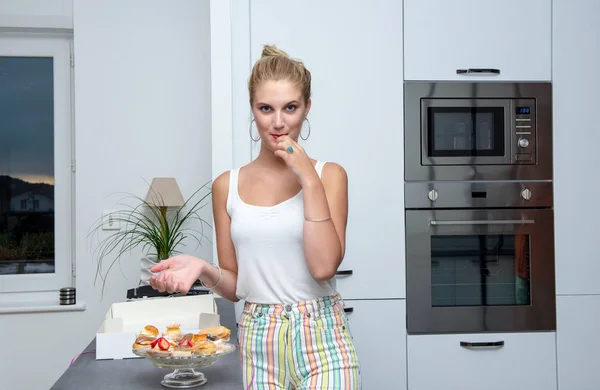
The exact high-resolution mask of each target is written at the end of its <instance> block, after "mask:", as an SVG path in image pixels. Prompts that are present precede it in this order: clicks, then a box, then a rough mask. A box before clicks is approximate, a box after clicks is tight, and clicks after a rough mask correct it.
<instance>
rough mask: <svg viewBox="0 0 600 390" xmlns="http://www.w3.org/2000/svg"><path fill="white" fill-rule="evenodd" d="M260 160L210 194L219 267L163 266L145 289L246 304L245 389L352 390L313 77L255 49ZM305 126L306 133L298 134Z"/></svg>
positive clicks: (185, 261)
mask: <svg viewBox="0 0 600 390" xmlns="http://www.w3.org/2000/svg"><path fill="white" fill-rule="evenodd" d="M248 89H249V93H250V106H251V108H252V113H253V116H254V119H253V121H252V122H256V128H257V131H258V135H254V134H253V126H252V122H251V123H250V137H252V139H253V140H254V141H255V142H259V141H260V142H261V148H260V153H259V155H258V157H257V158H256V159H255V160H254V161H252V162H251V163H249V164H248V165H246V166H243V167H242V168H239V169H233V170H231V171H229V172H225V173H223V174H221V175H220V176H219V177H218V178H216V179H215V181H214V183H213V192H212V195H213V214H214V220H215V229H216V237H217V252H218V258H219V261H218V263H219V265H218V266H217V265H212V264H209V263H207V262H206V261H204V260H202V259H199V258H196V257H192V256H187V255H182V256H176V257H173V258H171V259H168V260H165V261H162V262H161V263H160V264H159V265H157V266H155V267H154V268H153V269H152V272H160V275H159V276H158V277H156V278H154V277H153V278H152V279H151V281H150V283H151V285H152V286H153V287H154V288H156V289H157V290H159V291H169V292H175V291H180V292H182V293H187V292H188V291H189V289H190V286H191V285H192V284H193V283H194V282H195V280H197V279H200V281H201V282H202V284H203V285H204V286H206V287H208V288H211V289H212V290H213V291H214V292H216V293H217V294H219V295H221V296H222V297H225V298H227V299H230V300H232V301H238V300H239V299H243V300H245V306H244V311H243V315H242V318H241V319H240V324H239V332H240V333H239V336H240V350H241V358H242V365H243V378H244V383H245V388H253V389H352V390H354V389H360V388H361V380H360V369H359V362H358V358H357V355H356V352H355V349H354V345H353V341H352V337H351V335H350V331H349V328H348V321H347V318H346V315H345V313H344V306H343V301H342V299H341V297H340V296H339V294H338V293H337V292H336V290H335V282H334V277H335V273H336V271H337V269H338V267H339V265H340V263H341V262H342V259H343V257H344V251H345V247H346V243H345V237H346V221H347V212H348V189H347V187H348V186H347V176H346V172H345V170H344V169H343V168H342V167H341V166H340V165H338V164H336V163H332V162H329V163H325V162H323V161H316V160H313V159H311V158H310V157H309V156H308V155H307V154H306V151H305V150H304V148H302V147H301V146H300V145H298V137H300V136H301V133H303V134H306V135H305V136H304V135H303V136H302V138H303V139H306V138H307V137H308V135H309V134H310V123H308V120H307V115H308V113H309V111H310V106H311V99H310V96H311V74H310V72H309V71H308V70H307V69H306V68H305V67H304V64H303V63H302V62H301V61H298V60H294V59H291V58H290V57H288V55H287V54H286V53H285V52H283V51H281V50H278V49H276V48H275V47H273V46H265V47H264V50H263V52H262V57H261V58H260V59H259V60H258V61H257V62H256V64H255V65H254V67H253V69H252V74H251V76H250V80H249V83H248ZM305 122H306V126H305V129H304V130H305V131H304V132H303V131H302V129H303V124H304V123H305Z"/></svg>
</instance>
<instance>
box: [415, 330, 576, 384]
mask: <svg viewBox="0 0 600 390" xmlns="http://www.w3.org/2000/svg"><path fill="white" fill-rule="evenodd" d="M461 342H468V343H487V342H504V345H503V346H496V347H485V346H474V347H466V346H461ZM407 348H408V388H409V389H410V390H431V389H444V390H464V389H485V390H507V389H510V390H556V389H557V383H556V340H555V333H552V332H548V333H499V334H445V335H417V336H415V335H409V336H408V340H407ZM567 389H568V390H570V389H578V390H579V388H577V387H568V388H565V390H567Z"/></svg>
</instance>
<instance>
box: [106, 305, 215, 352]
mask: <svg viewBox="0 0 600 390" xmlns="http://www.w3.org/2000/svg"><path fill="white" fill-rule="evenodd" d="M173 322H176V323H179V324H181V330H182V331H183V332H184V333H195V332H198V331H199V330H200V329H202V328H208V327H212V326H218V325H221V324H220V318H219V313H218V310H217V304H216V302H215V298H214V295H213V294H205V295H192V296H180V297H156V298H144V299H137V300H134V301H127V302H117V303H113V304H112V305H111V307H110V309H109V310H108V312H107V313H106V318H105V319H104V321H103V322H102V325H101V326H100V329H98V332H97V333H96V360H106V359H126V358H138V357H139V356H136V355H134V354H133V351H132V348H131V346H132V344H133V342H134V341H135V339H136V336H137V335H138V333H139V332H140V331H141V330H142V329H143V328H144V327H145V326H146V325H153V326H155V327H157V328H158V329H160V330H161V331H163V330H164V329H165V328H166V327H167V324H171V323H173Z"/></svg>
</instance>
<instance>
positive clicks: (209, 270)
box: [200, 172, 239, 302]
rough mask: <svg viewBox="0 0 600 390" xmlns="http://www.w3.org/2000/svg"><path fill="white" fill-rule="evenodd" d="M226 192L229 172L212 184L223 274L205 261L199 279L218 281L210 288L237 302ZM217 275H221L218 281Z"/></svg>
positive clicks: (234, 260) (212, 283)
mask: <svg viewBox="0 0 600 390" xmlns="http://www.w3.org/2000/svg"><path fill="white" fill-rule="evenodd" d="M228 192H229V172H225V173H223V174H221V175H220V176H219V177H217V178H216V179H215V181H214V182H213V185H212V204H213V216H214V220H215V232H216V237H217V256H218V262H219V267H220V268H221V271H222V273H223V275H222V276H220V273H219V270H218V269H217V268H216V267H214V266H212V265H210V264H208V263H205V264H204V265H203V269H202V270H201V273H200V281H201V282H202V283H204V285H205V286H208V287H211V286H214V285H215V284H216V283H217V282H218V284H217V286H216V287H214V288H212V290H213V291H214V292H215V293H217V294H219V295H220V296H222V297H224V298H227V299H228V300H230V301H233V302H237V301H239V298H238V297H237V296H236V286H237V272H238V265H237V259H236V256H235V247H234V246H233V241H232V240H231V234H230V227H231V218H230V217H229V214H228V213H227V194H228ZM219 277H221V280H220V281H219Z"/></svg>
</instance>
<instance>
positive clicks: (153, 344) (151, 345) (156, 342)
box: [150, 337, 162, 348]
mask: <svg viewBox="0 0 600 390" xmlns="http://www.w3.org/2000/svg"><path fill="white" fill-rule="evenodd" d="M161 338H162V337H159V338H157V339H156V340H154V341H153V342H152V343H150V347H152V348H154V347H156V344H158V340H160V339H161Z"/></svg>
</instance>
